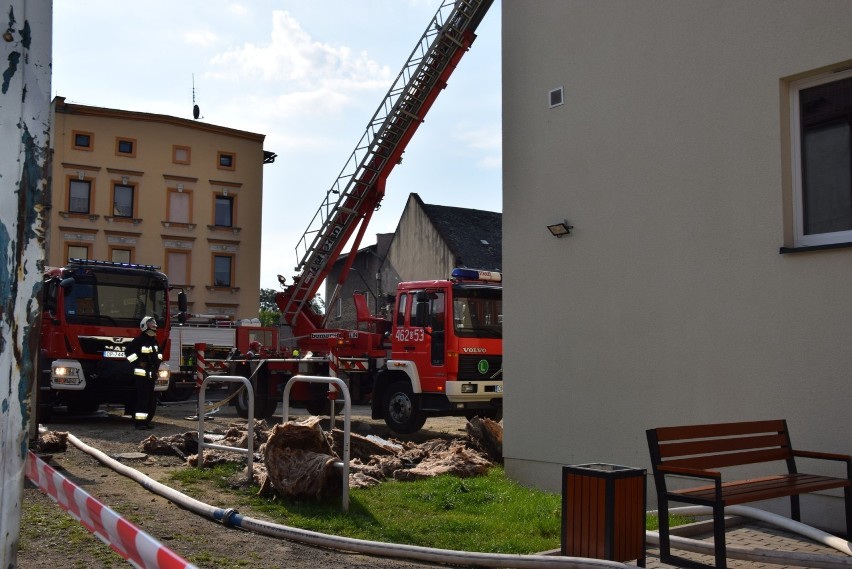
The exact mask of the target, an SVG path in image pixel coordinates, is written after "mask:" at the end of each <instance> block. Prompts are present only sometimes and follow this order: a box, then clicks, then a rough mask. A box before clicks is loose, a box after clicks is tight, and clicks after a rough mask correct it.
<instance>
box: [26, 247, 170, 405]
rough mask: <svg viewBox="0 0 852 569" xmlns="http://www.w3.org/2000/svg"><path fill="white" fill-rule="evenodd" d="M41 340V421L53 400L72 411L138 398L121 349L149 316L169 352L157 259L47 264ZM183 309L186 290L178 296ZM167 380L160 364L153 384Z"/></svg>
mask: <svg viewBox="0 0 852 569" xmlns="http://www.w3.org/2000/svg"><path fill="white" fill-rule="evenodd" d="M42 294H43V298H42V307H43V311H42V318H41V343H40V357H39V366H38V369H39V372H38V393H37V395H36V398H37V404H38V414H39V420H40V421H48V420H49V419H50V415H51V413H52V410H53V408H54V407H55V406H65V407H66V408H67V409H68V411H70V412H72V413H85V412H92V411H95V410H97V408H98V406H99V405H100V404H101V403H120V404H124V405H126V406H128V408H129V407H130V406H132V405H133V403H134V395H135V389H134V386H133V382H132V379H131V378H132V373H128V369H127V367H128V363H127V361H126V360H125V357H124V350H125V348H126V346H127V344H129V343H130V341H131V340H132V339H133V338H134V337H136V336H137V335H139V333H140V331H139V322H140V321H141V320H142V318H143V317H145V316H153V317H154V318H156V319H157V326H158V328H157V341H158V342H159V343H160V346H161V347H162V350H163V352H164V359H168V357H169V341H168V339H169V327H170V322H171V315H170V314H169V283H168V279H167V277H166V275H164V274H163V273H161V272H159V270H158V267H154V266H152V265H136V264H129V263H112V262H109V261H94V260H84V259H71V261H70V262H69V263H68V265H66V266H64V267H54V268H51V267H48V268H47V269H46V270H45V274H44V283H43V289H42ZM178 305H179V310H180V311H185V310H186V297H185V295H183V293H180V294H179V295H178ZM168 385H169V367H168V365H166V364H163V365H161V367H160V370H159V374H158V379H157V385H156V387H155V390H157V391H164V390H166V389H167V388H168Z"/></svg>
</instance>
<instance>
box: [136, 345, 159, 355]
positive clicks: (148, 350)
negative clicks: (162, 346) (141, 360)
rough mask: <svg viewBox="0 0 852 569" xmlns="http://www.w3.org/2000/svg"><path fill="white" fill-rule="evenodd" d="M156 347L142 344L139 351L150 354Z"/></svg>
mask: <svg viewBox="0 0 852 569" xmlns="http://www.w3.org/2000/svg"><path fill="white" fill-rule="evenodd" d="M155 349H156V348H152V347H151V346H142V348H141V349H140V350H139V351H140V352H142V353H143V354H150V353H151V352H153V351H154V350H155Z"/></svg>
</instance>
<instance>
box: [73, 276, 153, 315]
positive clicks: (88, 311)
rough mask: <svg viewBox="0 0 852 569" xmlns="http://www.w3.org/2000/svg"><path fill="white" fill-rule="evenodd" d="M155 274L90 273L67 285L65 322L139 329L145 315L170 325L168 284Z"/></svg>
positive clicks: (76, 278) (75, 277)
mask: <svg viewBox="0 0 852 569" xmlns="http://www.w3.org/2000/svg"><path fill="white" fill-rule="evenodd" d="M158 276H160V275H157V274H156V273H155V274H146V273H135V274H127V273H117V272H106V271H104V272H98V271H93V270H86V271H84V272H76V273H74V274H73V282H72V283H71V284H70V286H64V287H63V288H64V291H65V292H64V295H65V319H66V321H67V322H68V323H69V324H101V325H106V326H124V327H131V326H137V325H138V324H139V321H140V320H142V318H143V317H145V316H154V317H155V318H156V319H157V324H158V325H159V326H164V325H165V323H166V310H167V308H168V307H167V302H166V284H165V282H164V280H162V279H161V278H158Z"/></svg>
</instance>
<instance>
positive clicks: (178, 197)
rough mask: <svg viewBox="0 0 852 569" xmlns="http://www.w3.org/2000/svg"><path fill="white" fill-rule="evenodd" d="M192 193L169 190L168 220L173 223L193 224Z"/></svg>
mask: <svg viewBox="0 0 852 569" xmlns="http://www.w3.org/2000/svg"><path fill="white" fill-rule="evenodd" d="M191 212H192V193H191V192H187V191H179V190H173V189H171V188H169V203H168V210H167V211H166V219H167V220H169V221H171V222H173V223H192V215H191Z"/></svg>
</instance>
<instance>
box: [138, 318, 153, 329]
mask: <svg viewBox="0 0 852 569" xmlns="http://www.w3.org/2000/svg"><path fill="white" fill-rule="evenodd" d="M139 329H140V330H142V331H143V332H146V331H148V330H156V329H157V320H156V319H155V318H154V317H153V316H146V317H145V318H143V319H142V321H141V322H139Z"/></svg>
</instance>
